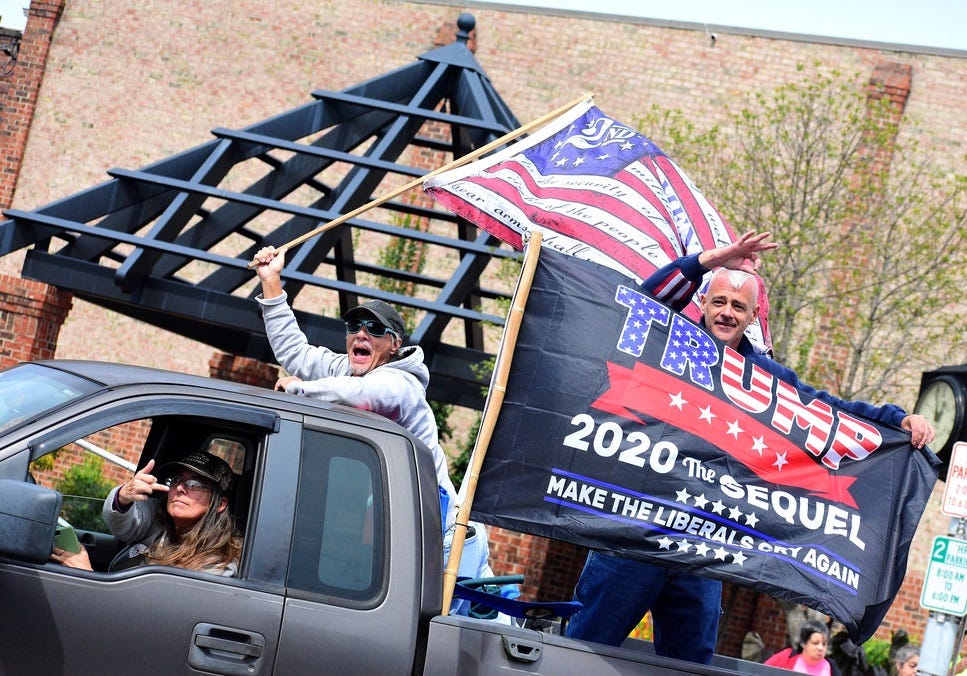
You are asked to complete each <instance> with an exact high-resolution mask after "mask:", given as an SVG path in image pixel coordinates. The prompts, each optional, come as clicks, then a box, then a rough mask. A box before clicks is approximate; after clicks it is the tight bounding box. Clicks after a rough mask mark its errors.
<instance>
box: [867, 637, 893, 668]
mask: <svg viewBox="0 0 967 676" xmlns="http://www.w3.org/2000/svg"><path fill="white" fill-rule="evenodd" d="M863 650H865V651H866V662H867V664H869V665H870V666H871V667H873V668H876V667H879V668H881V669H884V670H885V671H887V672H889V670H890V642H889V641H887V640H886V639H883V638H871V639H870V640H868V641H867V642H866V643H864V644H863Z"/></svg>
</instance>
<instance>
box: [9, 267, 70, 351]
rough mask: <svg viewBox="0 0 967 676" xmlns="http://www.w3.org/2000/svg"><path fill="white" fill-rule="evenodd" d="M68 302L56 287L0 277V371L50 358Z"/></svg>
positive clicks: (68, 297) (65, 293)
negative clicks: (27, 362) (26, 362)
mask: <svg viewBox="0 0 967 676" xmlns="http://www.w3.org/2000/svg"><path fill="white" fill-rule="evenodd" d="M71 299H72V296H71V294H70V293H67V292H64V291H61V290H59V289H57V288H55V287H52V286H47V285H46V284H41V283H40V282H32V281H30V280H27V279H21V278H19V277H11V276H8V275H0V369H4V368H9V367H11V366H15V365H17V364H19V363H20V362H22V361H30V360H34V359H51V358H53V357H54V353H55V351H56V348H57V339H58V336H59V334H60V328H61V325H62V324H63V323H64V318H65V317H66V316H67V313H68V312H70V309H71Z"/></svg>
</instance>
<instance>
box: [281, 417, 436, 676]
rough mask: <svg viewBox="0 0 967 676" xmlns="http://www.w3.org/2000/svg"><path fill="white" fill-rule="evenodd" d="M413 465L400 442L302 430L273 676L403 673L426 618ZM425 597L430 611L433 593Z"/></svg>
mask: <svg viewBox="0 0 967 676" xmlns="http://www.w3.org/2000/svg"><path fill="white" fill-rule="evenodd" d="M413 456H414V452H413V447H412V446H411V445H410V442H409V440H408V439H407V438H406V437H404V436H402V435H398V434H389V433H386V432H383V431H379V430H364V429H361V428H360V427H358V426H352V427H350V426H346V425H343V426H342V427H340V426H339V424H338V423H335V422H333V421H321V420H320V421H315V422H314V423H310V424H307V429H306V430H305V431H304V433H303V437H302V449H301V458H300V463H299V464H300V471H299V478H298V492H297V495H296V496H295V522H294V524H295V525H294V528H293V538H292V548H291V551H290V552H289V564H288V574H287V579H286V587H287V598H286V602H285V606H286V607H285V613H284V617H283V624H282V635H281V638H280V642H279V653H278V656H277V662H276V668H277V669H278V670H279V673H293V674H302V673H320V672H321V671H325V672H326V673H332V674H349V673H355V674H384V673H396V674H398V673H408V672H409V671H411V669H412V665H413V659H414V655H415V653H416V650H417V640H418V636H417V633H418V627H419V626H420V622H421V619H423V620H427V619H428V617H427V616H428V614H429V613H430V612H431V610H429V609H427V608H423V607H422V603H423V599H424V598H425V597H426V596H427V595H426V594H425V593H424V589H423V585H424V583H425V582H426V581H425V580H424V579H423V558H422V556H423V545H424V540H425V539H426V538H424V536H423V532H422V530H421V524H420V523H419V521H418V519H419V512H420V508H419V505H420V493H419V486H417V485H416V484H417V482H416V481H415V480H414V479H413V477H415V476H416V471H415V467H414V460H413ZM428 473H429V474H431V475H432V469H430V470H428ZM431 478H433V481H434V484H435V477H431ZM431 490H432V491H433V493H432V494H433V495H436V492H435V488H433V489H431ZM437 504H438V503H437ZM391 515H392V518H391ZM414 517H416V522H414ZM436 518H437V519H439V517H438V516H437V517H436ZM437 527H439V526H437ZM437 546H438V547H439V541H437ZM436 554H437V555H439V556H441V557H442V554H440V552H436ZM439 565H440V564H439V563H438V564H437V569H439ZM431 584H435V585H437V586H439V585H440V584H441V583H440V581H439V580H434V581H432V582H431ZM430 597H431V598H435V599H437V603H439V600H438V599H439V594H438V593H437V594H435V595H434V594H431V595H430ZM436 611H437V612H438V611H439V608H436Z"/></svg>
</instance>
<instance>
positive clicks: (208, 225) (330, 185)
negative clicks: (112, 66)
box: [0, 14, 519, 408]
mask: <svg viewBox="0 0 967 676" xmlns="http://www.w3.org/2000/svg"><path fill="white" fill-rule="evenodd" d="M473 25H474V20H473V17H472V16H470V15H467V14H464V15H461V17H460V19H459V20H458V30H457V39H456V41H455V42H452V43H451V44H449V45H446V46H443V47H439V48H437V49H434V50H432V51H430V52H427V53H426V54H423V55H421V56H419V57H418V58H417V60H416V61H415V62H414V63H413V64H411V65H408V66H405V67H402V68H399V69H397V70H395V71H392V72H389V73H386V74H385V75H382V76H379V77H376V78H374V79H372V80H369V81H367V82H363V83H361V84H358V85H356V86H353V87H349V88H347V89H345V90H343V91H338V92H335V91H315V92H313V93H312V99H313V100H312V101H311V102H309V103H306V104H304V105H302V106H299V107H297V108H295V109H293V110H289V111H287V112H284V113H282V114H280V115H277V116H275V117H272V118H269V119H267V120H264V121H262V122H259V123H256V124H253V125H251V126H250V127H246V128H245V129H242V130H233V129H222V128H216V129H214V130H212V134H213V135H214V137H215V138H214V140H212V141H209V142H208V143H205V144H204V145H201V146H198V147H195V148H192V149H190V150H187V151H185V152H182V153H179V154H177V155H174V156H171V157H169V158H167V159H164V160H162V161H159V162H157V163H155V164H151V165H149V166H147V167H144V168H142V169H138V170H128V169H110V170H108V172H107V173H108V175H109V176H110V177H111V178H110V179H109V180H108V181H106V182H104V183H101V184H99V185H97V186H95V187H93V188H89V189H87V190H85V191H82V192H80V193H77V194H75V195H72V196H70V197H67V198H65V199H62V200H59V201H56V202H53V203H50V204H48V205H46V206H43V207H41V208H39V209H36V210H34V211H29V212H28V211H19V210H9V211H7V212H5V215H6V217H7V218H8V219H9V220H6V221H4V222H2V223H0V255H6V254H8V253H10V252H12V251H16V250H19V249H22V248H28V251H27V252H26V257H25V261H24V264H23V269H22V275H23V276H24V277H26V278H30V279H35V280H38V281H41V282H44V283H47V284H51V285H53V286H56V287H58V288H60V289H64V290H67V291H70V292H72V293H73V294H74V295H75V296H76V297H78V298H82V299H84V300H86V301H89V302H91V303H93V304H95V305H98V306H100V307H103V308H105V309H108V310H112V311H115V312H119V313H122V314H124V315H128V316H131V317H134V318H136V319H138V320H140V321H144V322H148V323H150V324H152V325H154V326H157V327H160V328H163V329H166V330H169V331H172V332H174V333H177V334H180V335H183V336H186V337H188V338H191V339H193V340H196V341H200V342H202V343H205V344H208V345H211V346H213V347H215V348H217V349H220V350H224V351H226V352H229V353H232V354H236V355H241V356H246V357H252V358H256V359H260V360H263V361H267V362H274V357H273V355H272V352H271V349H270V348H269V346H268V342H267V341H266V339H265V333H264V328H263V326H262V321H261V317H260V315H259V313H258V311H257V308H256V304H255V302H254V300H253V297H254V296H255V295H256V294H257V293H258V283H257V282H258V280H257V278H256V276H255V275H254V273H253V271H252V270H250V269H248V263H249V262H250V261H251V259H252V256H253V254H254V253H255V251H256V250H258V249H259V248H260V247H262V246H264V245H267V244H273V245H276V246H279V245H282V244H285V243H288V242H291V241H293V240H294V239H296V238H298V237H300V236H302V235H304V234H306V233H308V232H311V231H313V230H315V229H316V228H317V227H319V226H320V225H321V224H324V223H327V222H330V221H332V220H334V219H336V218H337V217H339V216H341V215H343V214H348V213H349V212H351V211H353V210H355V209H357V208H358V207H360V206H362V205H365V204H368V203H370V202H371V201H373V200H374V199H375V198H378V197H380V196H381V195H386V194H389V193H390V192H391V191H392V190H393V189H394V188H399V187H400V186H402V185H404V184H405V183H407V182H410V181H412V180H413V179H414V178H417V177H419V176H421V175H424V174H425V173H427V171H428V170H429V169H433V168H435V167H429V169H427V168H424V167H421V166H420V161H419V158H420V157H423V156H426V155H427V154H428V153H429V154H430V155H431V156H433V157H434V158H439V160H440V161H439V163H438V166H439V165H442V164H444V163H445V162H446V161H447V160H449V159H450V158H459V157H462V156H464V155H466V154H467V153H469V152H471V151H473V150H474V149H476V148H479V147H481V146H483V145H485V144H487V143H490V142H491V141H494V140H495V139H497V138H499V137H500V136H502V135H504V134H505V133H507V132H508V131H511V130H513V129H516V128H517V127H518V126H519V123H518V121H517V120H516V118H515V117H514V115H513V114H512V113H511V111H510V110H509V108H508V107H507V105H506V104H505V103H504V102H503V101H502V100H501V98H500V96H499V95H498V94H497V92H496V91H494V88H493V86H492V85H491V83H490V81H489V79H488V78H487V76H486V74H485V73H484V71H483V69H482V68H481V67H480V65H479V63H478V62H477V60H476V59H475V58H474V56H473V54H472V53H471V51H470V49H469V47H468V44H467V42H468V37H469V34H470V31H471V30H472V29H473ZM411 192H414V193H418V194H416V195H413V196H412V197H411V198H409V199H408V197H407V194H401V195H400V196H399V197H398V198H396V199H391V200H388V201H386V202H384V203H383V204H381V205H380V206H379V207H378V208H375V209H372V210H370V211H366V212H365V213H362V214H360V215H359V216H358V217H356V218H352V219H350V220H349V221H347V223H346V224H344V225H342V226H337V227H335V228H333V229H331V230H327V231H325V232H324V233H322V234H320V235H318V236H316V237H313V238H310V239H308V240H307V241H306V242H304V243H303V244H301V245H299V246H298V247H295V248H293V249H292V250H291V251H290V252H289V253H288V255H287V258H286V270H285V272H284V274H283V279H284V280H285V284H286V291H287V293H288V296H289V302H290V303H291V304H292V305H293V307H294V308H295V310H296V314H297V316H298V318H299V321H300V324H301V326H302V328H303V330H304V331H305V332H306V334H307V335H308V337H309V340H310V342H312V343H315V344H320V345H327V346H330V347H332V348H333V349H344V347H345V333H344V327H343V323H342V321H341V320H340V319H339V317H340V316H341V315H342V313H343V312H345V311H346V310H347V309H348V308H349V307H352V306H353V305H355V304H357V303H358V302H359V299H360V298H380V299H383V300H386V301H388V302H390V303H393V304H395V305H397V307H400V308H401V310H402V311H403V313H404V317H407V318H409V320H410V326H411V331H410V338H409V341H410V342H411V343H418V344H420V345H421V346H422V347H423V349H424V350H425V351H426V353H427V355H428V365H429V367H430V371H431V373H430V392H429V395H428V396H429V397H430V398H431V399H435V400H438V401H443V402H448V403H454V404H458V405H462V406H471V407H476V408H479V407H481V406H482V404H483V394H482V388H481V385H482V384H483V385H485V384H486V383H485V382H482V378H484V376H482V375H481V374H480V373H479V369H478V368H475V367H477V365H479V364H481V363H482V362H484V361H485V360H487V359H488V358H489V357H490V356H491V355H490V354H488V353H487V352H486V350H485V346H484V335H483V334H484V332H483V326H484V325H486V324H496V325H501V324H502V323H503V320H504V309H503V308H504V306H503V305H502V304H501V301H502V300H504V301H505V300H506V299H507V297H508V290H507V289H505V288H504V289H502V290H501V289H499V288H487V287H486V285H485V284H484V283H482V281H481V280H482V278H490V277H492V275H491V274H490V273H489V272H488V273H487V274H486V275H484V272H485V270H486V269H487V268H488V265H489V264H490V263H491V262H492V261H495V260H497V259H501V258H507V257H513V256H515V254H514V253H513V252H511V251H510V250H509V249H506V248H503V249H500V248H497V244H498V243H497V242H496V240H494V239H493V238H491V237H490V235H488V234H487V233H483V232H479V233H478V231H477V229H476V228H475V227H473V226H472V225H471V224H469V223H467V222H466V221H463V220H462V219H459V218H457V217H456V216H454V215H453V214H451V213H449V212H446V211H443V210H439V209H434V208H433V205H432V203H429V202H428V201H427V200H426V198H425V196H423V195H422V192H420V191H419V190H415V191H411ZM491 283H493V282H491ZM496 286H498V287H500V286H506V285H500V284H499V283H498V284H497V285H496Z"/></svg>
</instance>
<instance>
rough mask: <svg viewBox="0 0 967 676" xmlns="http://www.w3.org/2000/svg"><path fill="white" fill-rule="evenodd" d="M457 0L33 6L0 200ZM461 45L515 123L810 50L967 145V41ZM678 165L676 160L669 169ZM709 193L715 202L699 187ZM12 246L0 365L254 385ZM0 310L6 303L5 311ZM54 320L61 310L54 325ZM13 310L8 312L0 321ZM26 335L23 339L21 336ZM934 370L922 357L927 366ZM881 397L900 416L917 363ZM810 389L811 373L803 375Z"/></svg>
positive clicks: (7, 115) (638, 27)
mask: <svg viewBox="0 0 967 676" xmlns="http://www.w3.org/2000/svg"><path fill="white" fill-rule="evenodd" d="M467 9H468V7H465V6H448V5H443V4H437V3H433V4H426V3H419V2H374V1H372V0H341V1H339V2H336V1H335V0H328V1H325V2H321V3H320V2H308V1H306V0H284V1H282V2H277V3H272V4H271V5H270V9H269V10H268V12H267V11H266V3H263V2H253V1H252V0H237V1H234V2H231V3H218V2H182V3H170V2H163V1H161V0H144V1H143V2H140V3H137V6H136V7H135V6H131V5H128V4H126V3H116V2H109V1H108V0H72V1H71V2H69V3H67V2H65V1H64V0H52V1H50V2H37V1H34V2H32V3H31V7H30V14H29V18H28V22H27V26H26V28H25V30H24V36H23V42H22V45H21V48H20V52H19V57H18V61H17V64H16V67H15V68H14V70H13V73H12V74H11V76H10V77H9V78H6V79H3V80H0V104H2V106H3V108H2V124H0V144H2V145H3V152H2V154H0V159H2V167H3V171H2V173H0V207H4V208H6V207H11V206H12V207H16V208H19V209H27V210H29V209H33V208H36V207H38V206H40V205H43V204H47V203H49V202H52V201H55V200H57V199H59V198H61V197H64V196H67V195H70V194H73V193H76V192H79V191H81V190H84V189H85V188H88V187H90V186H92V185H95V184H97V183H100V182H102V181H104V180H106V176H105V174H104V172H105V170H106V169H108V168H110V167H115V166H120V167H125V168H137V167H141V166H144V165H146V164H148V163H150V162H154V161H157V160H159V159H161V158H164V157H166V156H168V155H171V154H173V153H176V152H179V151H181V150H183V149H186V148H189V147H193V146H195V145H198V144H199V143H202V142H204V141H207V140H208V139H210V138H211V136H210V133H209V130H210V129H212V128H213V127H216V126H235V127H242V126H245V125H247V124H251V123H253V122H254V121H257V120H260V119H264V118H267V117H270V116H271V115H273V114H275V113H277V112H278V111H280V110H284V109H288V108H291V107H293V106H294V105H298V104H299V103H302V102H304V101H305V100H307V98H308V96H309V92H311V91H312V90H313V89H316V88H325V89H341V88H343V87H347V86H349V85H352V84H355V83H358V82H362V81H365V80H367V79H369V78H371V77H373V76H375V75H378V74H382V73H385V72H387V71H390V70H392V69H394V68H396V67H398V66H399V65H400V64H405V63H408V62H410V61H411V60H412V59H413V58H415V57H416V56H417V55H418V54H420V53H422V52H424V51H426V50H428V49H429V48H431V47H432V46H433V43H434V40H435V39H439V38H438V36H439V35H441V34H445V33H446V31H445V30H442V31H441V28H442V27H445V26H448V25H451V24H453V22H454V21H455V18H456V16H457V15H458V14H459V13H460V12H461V11H465V10H467ZM469 9H470V11H472V12H473V14H474V15H475V17H476V20H477V28H476V56H477V59H478V60H479V61H480V63H481V64H482V65H483V67H484V68H485V69H486V71H487V73H488V75H489V76H490V78H491V80H492V82H493V83H494V85H495V87H496V89H497V90H498V91H499V92H500V93H501V95H502V97H503V98H504V100H505V101H507V103H508V104H509V105H510V107H511V109H512V110H513V111H514V112H515V114H516V115H517V117H518V119H520V120H521V121H527V120H531V119H535V118H537V117H539V116H540V115H542V114H544V113H545V112H547V111H548V110H550V109H552V108H555V107H557V106H559V105H561V104H562V103H563V102H565V101H567V100H570V99H572V98H573V97H574V96H575V95H577V94H579V93H580V92H582V91H593V92H595V94H596V102H597V104H598V105H599V106H600V107H601V108H602V109H603V110H604V111H605V112H607V113H608V114H610V115H611V116H613V117H615V118H616V119H619V120H624V121H628V122H634V121H635V120H636V117H637V115H638V114H639V113H640V112H642V111H644V110H646V109H647V108H648V107H649V106H651V105H652V104H653V103H660V104H661V105H662V106H664V107H667V108H678V109H681V110H682V111H683V112H684V113H685V114H686V115H687V116H688V117H691V118H694V119H701V120H702V121H703V122H708V123H712V122H717V121H723V120H724V119H725V107H726V105H727V104H730V103H733V104H734V103H735V102H736V101H738V100H740V99H741V98H742V97H743V96H745V95H747V94H748V93H750V92H755V91H760V90H768V89H771V88H772V87H774V86H776V85H777V84H780V83H782V82H785V81H789V80H795V79H798V76H797V69H798V67H799V65H800V64H810V63H814V62H821V63H823V64H824V65H825V66H827V67H830V68H836V69H839V70H840V71H842V72H845V73H851V74H854V73H855V75H856V81H857V86H863V85H864V84H865V83H867V82H869V81H870V80H871V79H876V78H882V79H884V81H885V82H887V84H888V85H889V86H890V87H891V93H892V94H893V95H894V96H896V97H898V99H900V100H902V104H903V106H904V114H906V115H910V116H912V117H914V118H916V119H917V120H918V121H919V122H920V125H921V128H922V129H923V130H924V133H925V135H926V137H927V138H925V139H924V140H925V141H928V142H930V143H932V144H935V145H937V146H938V147H939V148H940V150H941V151H942V156H941V158H940V160H939V161H940V162H941V163H946V164H947V166H949V167H950V169H951V170H953V171H958V172H963V169H964V167H963V162H964V160H963V157H964V155H965V151H967V120H965V119H964V116H963V113H962V111H963V109H964V106H965V103H967V101H965V97H967V93H965V92H967V58H965V57H967V52H957V53H950V52H943V51H938V50H911V49H909V48H902V47H893V46H887V45H872V44H860V43H849V42H843V41H840V42H835V41H829V40H818V39H814V38H810V37H808V36H796V35H770V34H764V33H762V32H761V31H758V32H745V33H743V32H741V31H731V30H728V29H722V28H718V27H717V28H716V32H717V39H716V40H715V41H711V40H710V39H709V37H708V35H707V33H706V31H705V30H704V28H702V27H698V26H694V25H691V26H690V25H671V24H669V23H668V22H650V23H649V22H648V21H645V20H635V21H630V20H629V21H618V20H616V19H614V18H613V17H612V18H608V17H593V16H591V15H587V16H583V15H582V16H578V15H573V14H571V15H555V14H553V13H549V12H548V13H542V14H527V13H523V12H519V11H498V10H496V9H494V8H493V6H491V5H487V4H486V3H482V4H481V6H479V7H473V6H471V7H469ZM686 170H687V167H686ZM712 197H713V199H715V196H712ZM20 263H21V260H20V258H19V256H18V255H17V254H11V255H10V256H7V257H5V258H2V259H0V275H2V277H0V311H2V313H3V315H2V317H3V319H2V322H3V324H2V326H3V330H2V333H0V363H2V364H3V365H7V364H9V363H12V362H16V361H18V360H20V359H23V358H25V357H26V356H30V357H33V358H36V357H44V356H51V355H52V354H55V355H56V356H57V357H64V358H97V359H109V360H118V361H124V362H130V363H139V364H145V365H149V366H160V367H163V368H171V369H174V370H179V371H186V372H192V373H200V374H213V375H220V374H225V373H232V374H233V376H235V377H238V376H239V374H242V377H245V378H247V379H249V380H250V381H252V382H255V381H258V380H259V379H264V378H266V377H267V375H268V372H267V371H266V370H265V368H264V365H259V364H247V363H245V364H240V363H237V361H235V360H233V359H232V358H231V357H230V356H227V355H218V354H216V355H214V356H213V355H212V349H211V348H210V347H208V346H205V345H201V344H197V343H193V342H191V341H188V340H186V339H183V338H181V337H179V336H176V335H173V334H168V333H165V332H163V331H160V330H158V329H155V328H153V327H150V326H147V325H142V324H139V323H138V322H135V321H133V320H129V319H127V318H123V317H119V316H114V315H112V314H110V313H106V312H104V311H103V310H100V309H99V308H97V307H94V306H91V305H89V304H87V303H84V302H81V301H73V302H72V299H71V298H70V297H69V296H68V297H64V296H63V294H58V292H57V290H56V289H45V288H40V286H39V285H37V284H36V283H33V282H26V281H24V280H20V279H19V270H20ZM12 315H16V316H15V317H13V316H12ZM65 317H66V318H65ZM14 323H16V325H13V324H14ZM24 336H30V337H32V340H33V342H32V343H30V344H29V345H27V344H25V343H24V341H23V337H24ZM938 365H939V364H938ZM905 376H906V378H907V382H909V383H910V387H909V388H908V389H906V390H904V391H902V392H896V393H894V395H895V396H894V397H893V400H894V401H897V402H898V403H900V404H901V405H903V406H905V407H906V408H907V409H910V408H912V406H913V404H914V400H915V397H916V383H917V382H918V379H919V370H911V372H910V373H908V374H905ZM818 384H819V383H818ZM938 504H939V489H938V491H937V495H935V497H934V500H933V501H932V505H931V507H930V508H929V509H928V512H927V514H926V515H925V517H924V520H923V522H922V524H921V528H920V531H919V533H918V536H917V539H916V541H915V543H914V548H913V550H912V552H911V556H910V566H909V574H908V576H907V580H906V583H905V584H904V586H903V588H902V589H901V592H900V594H899V595H898V597H897V600H896V602H895V603H894V606H893V608H892V609H891V611H890V613H889V614H888V615H887V618H886V621H885V622H884V623H883V625H882V627H881V630H880V632H879V633H878V636H881V637H885V638H888V637H889V635H890V632H891V631H892V630H896V629H899V628H904V629H907V630H908V631H909V632H910V633H911V635H913V636H914V637H920V636H922V633H923V627H924V624H925V621H926V613H925V612H924V611H923V610H922V609H921V608H920V607H919V594H920V588H921V585H922V579H923V573H924V570H925V568H926V561H927V556H928V546H929V541H930V540H931V539H932V537H933V536H934V535H936V534H940V533H945V532H946V528H947V526H946V524H947V520H946V517H944V516H943V515H942V514H941V513H940V511H939V507H938ZM493 541H494V555H495V559H496V560H495V567H496V568H497V569H498V570H499V571H500V572H526V574H527V575H528V587H527V589H528V590H530V591H532V592H534V593H540V594H541V595H542V596H544V597H548V596H559V594H560V593H561V591H560V590H568V591H567V592H564V593H569V589H570V586H571V585H573V581H574V580H575V579H576V576H577V574H578V572H579V571H580V565H581V563H582V562H583V552H582V551H580V550H579V549H578V548H575V547H571V546H567V545H562V544H561V543H555V542H549V541H543V540H540V539H536V538H528V539H521V538H518V537H515V536H513V535H512V534H508V533H502V532H495V533H494V536H493ZM723 602H724V604H725V606H726V607H725V610H726V613H727V614H728V616H729V618H730V620H731V619H732V618H735V620H734V621H732V622H730V623H729V624H728V625H727V628H728V630H727V631H726V632H724V633H723V637H722V643H721V645H720V650H721V651H722V652H725V653H727V654H737V653H738V646H739V645H740V642H741V637H742V635H743V634H744V633H745V631H746V630H748V629H755V630H756V631H758V632H759V633H760V634H762V635H763V636H764V637H765V638H766V639H767V641H768V642H770V644H771V645H772V646H773V647H779V644H781V641H782V638H781V629H780V630H777V629H776V628H777V627H781V625H782V617H781V611H780V609H779V607H778V605H777V604H776V603H775V602H774V601H772V600H771V599H770V598H768V597H765V596H764V595H761V594H755V593H752V592H750V591H749V590H746V589H739V588H732V587H729V586H727V588H726V591H725V596H724V599H723Z"/></svg>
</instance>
